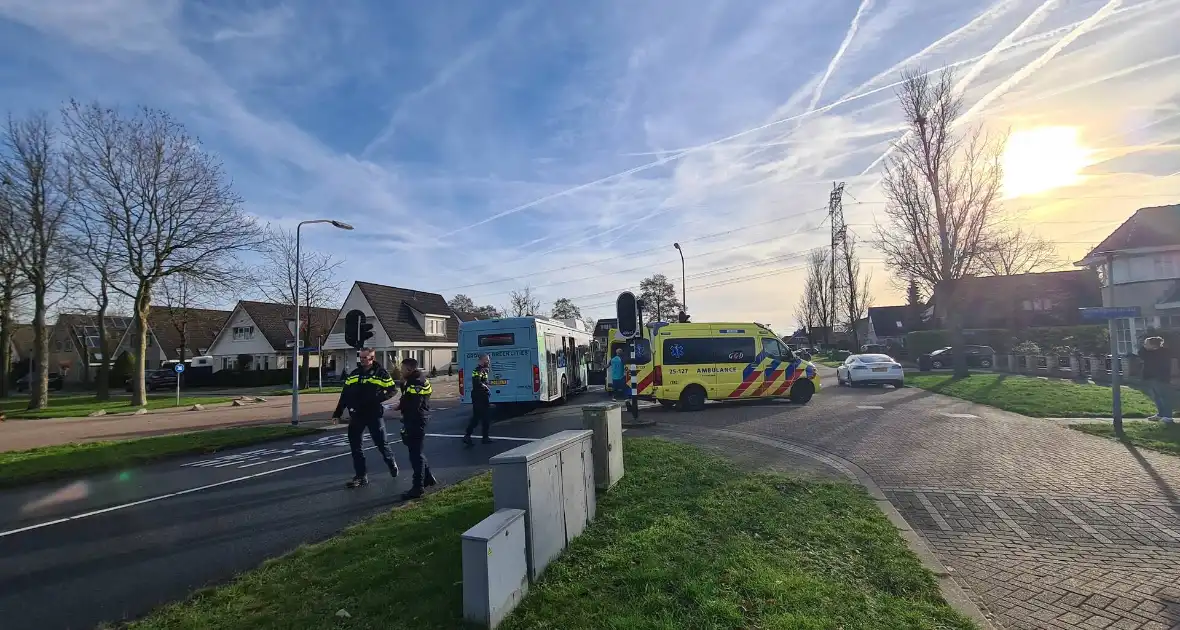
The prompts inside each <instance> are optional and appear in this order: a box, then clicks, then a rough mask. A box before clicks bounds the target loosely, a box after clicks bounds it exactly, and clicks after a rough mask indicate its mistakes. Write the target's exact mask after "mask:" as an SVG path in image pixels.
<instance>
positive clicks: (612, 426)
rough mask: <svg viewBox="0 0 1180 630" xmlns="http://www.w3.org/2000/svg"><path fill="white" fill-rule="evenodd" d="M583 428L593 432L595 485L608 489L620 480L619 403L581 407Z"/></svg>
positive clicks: (620, 418)
mask: <svg viewBox="0 0 1180 630" xmlns="http://www.w3.org/2000/svg"><path fill="white" fill-rule="evenodd" d="M582 428H584V429H590V430H591V431H593V432H594V438H593V441H592V444H593V457H594V485H595V486H596V487H597V488H598V489H599V490H609V489H610V488H611V487H612V486H614V485H615V484H616V483H618V481H619V479H622V477H623V412H622V409H621V408H620V406H619V404H618V403H613V402H610V403H595V404H592V405H583V406H582Z"/></svg>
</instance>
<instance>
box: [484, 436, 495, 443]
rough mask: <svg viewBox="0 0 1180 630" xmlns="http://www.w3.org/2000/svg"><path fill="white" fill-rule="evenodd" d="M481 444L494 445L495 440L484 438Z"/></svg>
mask: <svg viewBox="0 0 1180 630" xmlns="http://www.w3.org/2000/svg"><path fill="white" fill-rule="evenodd" d="M483 443H484V444H493V443H495V440H493V439H492V438H490V437H486V438H484V439H483Z"/></svg>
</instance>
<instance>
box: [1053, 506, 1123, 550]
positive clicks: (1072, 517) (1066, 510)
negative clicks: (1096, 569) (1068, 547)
mask: <svg viewBox="0 0 1180 630" xmlns="http://www.w3.org/2000/svg"><path fill="white" fill-rule="evenodd" d="M1045 503H1048V504H1049V505H1052V506H1053V507H1054V508H1056V510H1057V511H1058V512H1061V514H1062V515H1063V516H1064V517H1065V518H1068V519H1069V520H1071V521H1073V522H1074V524H1075V525H1077V526H1078V527H1081V528H1082V530H1083V531H1085V532H1086V533H1087V534H1089V535H1091V536H1093V537H1094V539H1095V540H1097V541H1098V542H1100V543H1102V544H1104V545H1109V544H1110V539H1109V538H1107V537H1106V536H1103V535H1102V534H1101V533H1100V532H1099V531H1098V530H1096V529H1094V528H1093V527H1092V526H1091V525H1090V524H1089V523H1087V522H1086V521H1083V520H1082V519H1080V518H1078V517H1077V515H1076V514H1074V513H1073V512H1070V511H1069V508H1067V507H1065V506H1064V505H1061V504H1060V503H1058V502H1057V501H1055V500H1053V499H1048V498H1046V499H1045Z"/></svg>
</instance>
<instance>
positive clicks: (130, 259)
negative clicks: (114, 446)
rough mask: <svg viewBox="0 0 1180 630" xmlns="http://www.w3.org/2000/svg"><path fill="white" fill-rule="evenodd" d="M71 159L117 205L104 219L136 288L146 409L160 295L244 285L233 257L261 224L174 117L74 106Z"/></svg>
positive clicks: (139, 394) (138, 363)
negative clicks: (192, 282)
mask: <svg viewBox="0 0 1180 630" xmlns="http://www.w3.org/2000/svg"><path fill="white" fill-rule="evenodd" d="M63 115H64V117H65V118H66V121H67V127H68V129H69V134H70V137H71V141H72V142H71V144H72V146H73V148H74V152H73V159H74V161H75V164H76V165H77V167H78V168H79V169H82V170H85V171H86V172H87V174H88V178H89V179H88V186H89V187H91V188H92V189H93V191H94V194H97V195H101V196H103V198H105V199H107V200H108V201H109V203H108V204H106V206H105V207H104V209H103V212H102V219H103V221H105V222H106V223H108V224H109V225H110V226H111V229H112V231H113V232H114V233H115V234H116V235H117V239H116V242H117V243H118V250H119V254H120V256H121V257H122V258H123V260H124V261H125V264H126V271H127V274H128V277H129V279H130V282H129V284H128V286H126V287H121V286H118V285H116V289H117V290H118V291H120V292H123V293H125V294H126V295H127V296H128V297H130V298H131V299H132V302H133V312H134V318H135V377H134V379H133V381H132V383H133V390H134V395H133V397H132V401H131V404H132V405H133V406H141V405H143V404H145V403H146V402H147V399H146V396H145V388H144V368H145V360H146V353H147V341H148V339H147V334H148V315H149V313H150V310H151V306H152V294H153V291H154V290H155V289H156V286H157V284H158V283H160V282H161V281H162V280H164V279H165V278H167V277H169V276H174V275H186V276H188V277H189V278H190V279H199V280H200V282H201V283H202V284H204V285H206V286H220V287H229V286H232V285H234V284H238V283H240V282H241V279H242V278H241V275H242V274H241V273H240V272H239V271H237V269H239V268H240V266H239V265H235V264H234V262H235V256H236V255H237V254H239V253H241V252H244V251H248V250H255V249H257V248H258V247H259V246H260V245H261V244H262V243H263V240H264V239H263V236H262V231H261V230H260V229H259V226H258V225H257V223H256V222H255V221H254V220H253V219H251V218H250V217H248V216H247V215H246V214H244V213H243V212H242V209H241V199H240V198H239V197H238V196H237V194H235V193H234V192H233V190H232V188H231V186H230V183H229V181H228V179H227V178H226V176H225V174H224V172H223V170H222V166H221V163H220V162H219V161H218V160H217V159H216V158H215V157H214V156H212V155H211V154H209V153H208V152H206V151H204V150H203V149H202V148H201V145H200V141H199V140H198V139H197V138H195V137H193V136H191V135H189V133H188V132H187V131H186V130H185V128H184V126H183V125H181V124H180V123H179V122H177V121H176V120H175V119H173V118H172V117H171V116H170V115H168V114H167V113H166V112H163V111H160V110H155V109H150V108H141V109H139V110H137V112H136V114H135V115H133V116H124V115H123V114H122V113H120V112H119V111H116V110H113V109H109V108H105V107H102V106H100V105H97V104H92V105H80V104H78V103H76V102H75V103H71V104H70V105H69V106H67V107H66V109H65V111H64V112H63Z"/></svg>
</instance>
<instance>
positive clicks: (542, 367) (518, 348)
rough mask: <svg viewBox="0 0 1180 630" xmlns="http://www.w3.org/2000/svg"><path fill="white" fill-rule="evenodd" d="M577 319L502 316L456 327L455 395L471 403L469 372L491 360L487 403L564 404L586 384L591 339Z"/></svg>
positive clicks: (587, 383)
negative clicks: (483, 358)
mask: <svg viewBox="0 0 1180 630" xmlns="http://www.w3.org/2000/svg"><path fill="white" fill-rule="evenodd" d="M591 339H592V335H591V333H590V331H588V330H586V328H585V325H584V324H582V323H581V322H579V321H576V320H565V321H561V320H556V319H549V318H547V317H507V318H503V319H484V320H476V321H471V322H463V323H461V324H459V353H458V354H459V357H458V358H459V397H460V400H461V402H462V403H463V404H470V403H471V390H470V388H469V387H468V381H469V380H470V378H471V370H472V368H474V367H475V365H476V362H477V361H478V360H479V355H481V354H486V355H488V357H489V358H490V359H491V369H490V379H489V380H490V381H491V383H490V385H491V389H492V391H491V399H492V404H497V405H506V404H512V403H537V402H551V401H561V402H564V401H565V400H566V399H567V398H568V397H569V396H570V395H572V394H577V393H579V392H583V391H585V390H586V388H587V386H588V385H589V383H590V380H589V379H590V369H589V368H590V361H591V351H590V340H591Z"/></svg>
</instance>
